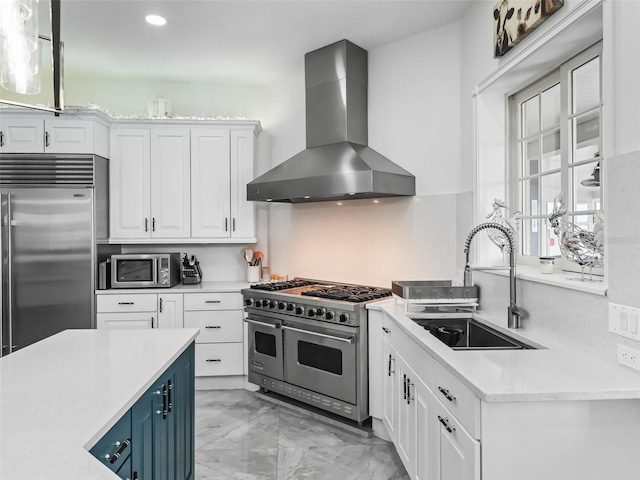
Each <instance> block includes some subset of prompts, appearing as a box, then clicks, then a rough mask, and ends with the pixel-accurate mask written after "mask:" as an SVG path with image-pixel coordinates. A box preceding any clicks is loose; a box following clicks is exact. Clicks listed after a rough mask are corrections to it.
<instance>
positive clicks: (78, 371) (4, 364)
mask: <svg viewBox="0 0 640 480" xmlns="http://www.w3.org/2000/svg"><path fill="white" fill-rule="evenodd" d="M197 335H198V330H197V329H179V330H175V329H171V330H153V331H148V330H66V331H64V332H61V333H59V334H57V335H54V336H52V337H49V338H47V339H44V340H42V341H40V342H38V343H35V344H33V345H30V346H29V347H26V348H24V349H21V350H18V351H17V352H14V353H13V354H11V355H8V356H6V357H3V358H1V359H0V439H1V441H0V458H1V459H2V460H1V461H0V478H2V479H3V480H14V479H15V480H22V479H32V478H34V479H35V478H56V479H58V478H59V479H62V478H64V479H68V480H72V479H87V478H90V479H92V480H100V479H105V480H108V479H111V480H113V479H115V478H117V477H116V475H115V474H113V473H112V472H111V471H110V470H109V469H107V468H106V467H105V466H104V465H101V463H100V461H98V460H97V459H96V458H94V457H93V456H92V455H91V454H90V453H89V450H90V449H91V448H92V447H93V446H94V445H95V444H96V442H97V441H98V440H100V439H101V438H102V437H103V436H104V435H105V434H106V433H107V432H108V431H109V430H110V428H111V427H112V426H113V425H115V424H116V422H117V421H118V420H119V419H120V418H121V417H122V416H123V415H124V414H125V413H126V412H127V411H129V409H130V408H131V407H132V406H133V405H134V404H135V403H136V401H137V400H138V399H139V398H140V397H141V395H143V394H144V393H145V392H146V391H147V390H148V389H149V387H150V386H151V385H152V384H153V382H154V381H155V380H156V379H157V378H158V377H159V376H160V375H161V374H162V373H163V372H165V371H166V370H167V369H168V368H169V367H170V366H171V365H172V364H173V362H174V361H175V360H176V359H178V357H180V355H181V354H182V353H183V352H184V351H185V350H187V348H188V347H189V346H190V345H191V344H192V343H193V342H194V339H195V338H196V336H197Z"/></svg>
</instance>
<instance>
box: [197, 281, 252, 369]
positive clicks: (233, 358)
mask: <svg viewBox="0 0 640 480" xmlns="http://www.w3.org/2000/svg"><path fill="white" fill-rule="evenodd" d="M184 297H185V298H184V309H185V312H184V326H185V327H186V328H199V329H200V335H198V336H197V337H196V358H195V372H196V377H210V376H234V375H242V374H243V370H244V355H243V339H244V335H243V321H242V315H243V313H242V295H240V293H235V292H228V293H227V292H223V293H186V294H185V295H184Z"/></svg>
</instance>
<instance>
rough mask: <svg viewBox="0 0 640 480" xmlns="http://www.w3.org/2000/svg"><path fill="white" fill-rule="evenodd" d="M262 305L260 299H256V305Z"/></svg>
mask: <svg viewBox="0 0 640 480" xmlns="http://www.w3.org/2000/svg"><path fill="white" fill-rule="evenodd" d="M261 306H262V300H256V307H258V308H260V307H261Z"/></svg>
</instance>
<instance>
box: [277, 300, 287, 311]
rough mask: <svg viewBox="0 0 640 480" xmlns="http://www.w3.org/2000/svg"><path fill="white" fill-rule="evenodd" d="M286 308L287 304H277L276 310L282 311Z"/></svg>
mask: <svg viewBox="0 0 640 480" xmlns="http://www.w3.org/2000/svg"><path fill="white" fill-rule="evenodd" d="M285 308H287V302H278V309H280V310H284V309H285Z"/></svg>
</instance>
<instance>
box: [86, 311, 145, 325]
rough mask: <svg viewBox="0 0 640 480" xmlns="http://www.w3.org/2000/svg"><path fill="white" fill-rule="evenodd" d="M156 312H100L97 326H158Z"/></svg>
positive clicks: (97, 317)
mask: <svg viewBox="0 0 640 480" xmlns="http://www.w3.org/2000/svg"><path fill="white" fill-rule="evenodd" d="M157 327H158V316H157V315H156V314H155V312H131V313H98V314H96V328H98V329H105V328H157Z"/></svg>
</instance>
